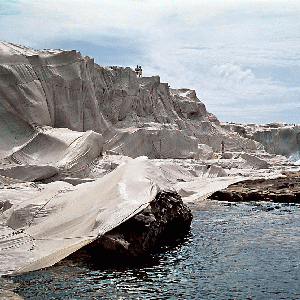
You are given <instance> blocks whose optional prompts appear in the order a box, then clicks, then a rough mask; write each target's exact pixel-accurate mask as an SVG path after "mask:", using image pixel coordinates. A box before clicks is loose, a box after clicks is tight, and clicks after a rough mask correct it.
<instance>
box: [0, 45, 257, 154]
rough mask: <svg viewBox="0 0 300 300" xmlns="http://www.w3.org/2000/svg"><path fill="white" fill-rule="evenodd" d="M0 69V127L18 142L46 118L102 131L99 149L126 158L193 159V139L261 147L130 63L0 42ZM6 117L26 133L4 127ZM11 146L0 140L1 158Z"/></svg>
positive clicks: (191, 96) (216, 146)
mask: <svg viewBox="0 0 300 300" xmlns="http://www.w3.org/2000/svg"><path fill="white" fill-rule="evenodd" d="M0 69H1V70H0V91H1V93H0V116H1V117H3V120H4V119H5V120H6V121H5V122H1V127H3V128H4V129H3V130H2V131H3V132H4V131H6V132H8V133H9V135H8V136H11V140H13V141H14V144H16V141H17V146H18V147H23V145H24V144H26V143H27V142H28V139H30V137H31V136H32V135H33V134H34V132H35V131H34V128H35V127H36V126H45V125H46V126H51V127H53V128H68V129H70V130H72V131H76V132H86V131H89V130H91V131H94V132H96V133H98V134H102V135H103V138H104V145H103V148H104V151H112V153H116V154H123V155H127V156H130V157H138V156H141V155H147V156H148V157H149V158H191V157H194V158H199V157H201V153H202V152H201V151H199V149H198V144H206V145H208V146H210V147H211V148H212V150H213V151H215V152H216V151H220V144H221V141H222V140H224V141H225V143H226V148H227V150H236V151H238V150H241V149H248V150H249V151H254V150H257V149H261V148H262V147H261V145H260V144H259V143H257V142H254V141H253V140H249V139H245V138H242V137H241V136H240V135H238V134H235V133H230V132H228V131H227V130H224V129H222V128H221V127H220V126H219V122H218V120H217V118H216V117H215V116H214V115H212V114H210V113H208V112H207V111H206V108H205V105H204V104H203V103H202V102H201V101H200V100H199V99H198V98H197V96H196V93H195V91H193V90H188V89H177V90H176V89H171V88H169V86H168V84H166V83H161V82H160V78H159V76H152V77H143V78H137V76H136V74H135V72H134V71H133V70H132V69H130V68H128V67H127V68H123V67H116V66H112V67H103V66H99V65H97V64H96V63H95V62H94V60H93V59H91V58H89V57H85V56H82V55H81V54H80V53H79V52H78V51H75V50H72V51H65V50H35V49H31V48H27V47H24V46H20V45H13V44H10V43H6V42H0ZM11 123H12V124H19V126H18V128H24V130H25V129H26V134H24V132H23V131H24V130H22V131H20V130H19V129H17V128H16V129H15V130H13V132H12V131H9V130H7V128H6V127H8V126H9V124H11ZM15 127H16V125H15V126H14V128H15ZM16 132H18V134H16ZM16 135H17V136H16ZM4 141H5V139H4ZM13 148H14V145H12V144H11V142H10V141H6V143H1V144H0V151H1V152H0V158H1V157H5V154H6V152H7V150H10V149H13ZM2 151H3V153H2Z"/></svg>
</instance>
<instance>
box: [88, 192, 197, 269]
mask: <svg viewBox="0 0 300 300" xmlns="http://www.w3.org/2000/svg"><path fill="white" fill-rule="evenodd" d="M191 221H192V213H191V210H190V209H189V208H188V207H187V206H185V205H184V204H183V202H182V200H181V197H180V196H179V195H178V194H176V193H165V192H163V193H159V194H158V195H157V196H156V198H155V199H154V200H153V201H152V202H151V203H150V204H149V206H148V207H147V208H145V209H144V210H143V211H142V212H140V213H139V214H137V215H135V216H134V217H132V218H131V219H129V220H128V221H126V222H124V223H122V224H121V225H119V226H118V227H116V228H114V229H113V230H112V231H109V232H107V233H106V234H105V235H104V236H102V237H101V238H98V239H97V240H96V241H94V242H93V243H91V244H90V245H88V246H86V247H85V248H84V250H85V251H87V252H89V253H91V255H92V260H93V261H94V262H97V261H98V262H99V263H100V264H101V265H105V264H106V263H107V264H113V263H116V262H117V263H118V265H119V264H120V263H123V264H124V263H125V264H126V263H128V262H129V261H131V260H132V259H136V258H141V257H144V256H145V255H149V253H153V251H154V250H158V249H160V248H161V247H163V246H167V245H169V244H171V243H172V242H173V243H174V241H175V240H177V239H179V238H180V237H182V236H183V235H185V234H186V233H187V232H188V231H189V228H190V224H191ZM103 257H105V258H106V259H105V261H103Z"/></svg>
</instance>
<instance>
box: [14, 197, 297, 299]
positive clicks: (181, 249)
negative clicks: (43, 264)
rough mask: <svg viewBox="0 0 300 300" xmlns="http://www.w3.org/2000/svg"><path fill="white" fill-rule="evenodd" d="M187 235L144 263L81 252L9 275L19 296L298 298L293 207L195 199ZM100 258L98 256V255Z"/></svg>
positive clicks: (295, 217)
mask: <svg viewBox="0 0 300 300" xmlns="http://www.w3.org/2000/svg"><path fill="white" fill-rule="evenodd" d="M191 208H192V211H193V215H194V220H193V223H192V227H191V232H190V235H189V236H188V237H187V238H186V239H185V240H184V241H183V242H182V243H181V244H180V245H178V246H176V247H175V248H173V249H169V250H167V252H166V253H163V254H159V255H157V256H154V257H152V258H151V259H149V260H148V261H147V262H146V263H145V264H144V265H139V266H131V267H127V268H123V269H109V270H99V269H95V268H94V267H93V266H91V265H88V264H86V262H85V257H84V255H83V257H81V258H80V257H77V258H76V257H73V258H72V259H66V260H64V261H63V262H61V263H59V264H58V265H57V266H55V267H52V268H48V269H46V270H41V271H38V272H33V273H29V274H26V275H22V276H18V277H12V278H10V280H13V281H14V285H15V290H14V291H15V292H17V293H18V294H19V295H21V296H22V297H24V298H25V299H300V251H299V246H300V207H299V206H298V205H285V204H271V203H260V204H258V203H257V204H246V203H241V204H236V205H233V204H232V205H230V204H229V203H227V204H226V203H223V204H222V203H218V202H210V201H205V202H199V203H197V204H193V205H192V207H191ZM103 259H104V260H105V258H103Z"/></svg>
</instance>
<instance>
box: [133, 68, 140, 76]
mask: <svg viewBox="0 0 300 300" xmlns="http://www.w3.org/2000/svg"><path fill="white" fill-rule="evenodd" d="M139 70H140V68H139V65H136V68H135V69H134V71H135V73H136V76H137V77H139Z"/></svg>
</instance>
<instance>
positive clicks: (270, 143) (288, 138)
mask: <svg viewBox="0 0 300 300" xmlns="http://www.w3.org/2000/svg"><path fill="white" fill-rule="evenodd" d="M221 126H222V127H223V128H225V129H227V130H229V131H232V132H237V133H238V134H240V135H241V136H243V137H245V138H248V139H252V140H255V141H257V142H259V143H261V144H262V145H264V148H265V150H266V151H268V152H269V153H274V154H279V155H284V156H287V157H289V156H290V155H292V154H294V153H299V152H300V126H299V125H295V124H286V123H270V124H266V125H258V124H238V123H221Z"/></svg>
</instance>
